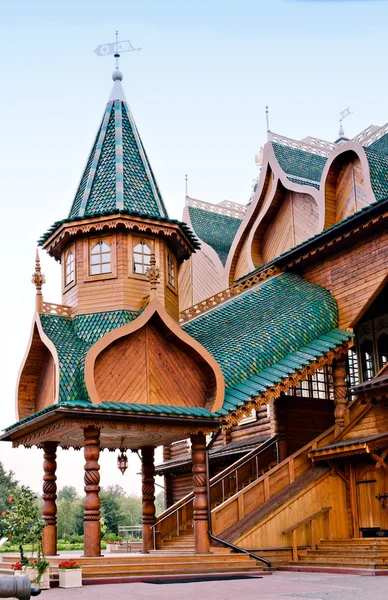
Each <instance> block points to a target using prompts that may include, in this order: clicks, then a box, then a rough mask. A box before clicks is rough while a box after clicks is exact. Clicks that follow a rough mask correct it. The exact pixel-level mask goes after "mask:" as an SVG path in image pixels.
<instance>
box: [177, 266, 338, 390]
mask: <svg viewBox="0 0 388 600" xmlns="http://www.w3.org/2000/svg"><path fill="white" fill-rule="evenodd" d="M337 324H338V315H337V306H336V302H335V300H334V298H333V296H332V295H331V294H330V292H328V291H327V290H325V289H324V288H322V287H320V286H317V285H314V284H312V283H309V282H307V281H305V280H304V279H302V278H301V277H299V276H298V275H295V274H292V273H283V274H281V275H279V276H278V277H275V278H273V279H269V280H268V281H266V282H264V283H262V284H261V285H260V286H258V287H255V288H252V289H251V290H249V291H247V292H245V293H243V294H241V295H240V296H237V297H235V298H232V299H231V300H229V301H228V302H225V303H224V304H221V305H220V306H218V307H216V308H214V309H213V310H211V311H209V312H207V313H204V314H203V315H201V316H199V317H197V318H194V319H193V320H192V321H189V322H188V323H187V324H185V325H184V326H183V329H184V331H185V332H186V333H188V334H189V335H191V336H192V337H193V338H195V339H196V340H197V341H198V342H199V343H200V344H202V345H203V346H204V347H205V348H206V349H207V350H208V351H209V352H210V354H212V355H213V357H214V358H215V359H216V360H217V362H218V363H219V365H220V367H221V369H222V372H223V374H224V377H225V382H226V387H227V389H228V390H230V389H231V388H233V387H234V386H236V385H237V384H239V383H243V382H244V381H245V380H247V379H249V378H250V377H252V376H253V375H257V374H259V373H260V372H262V371H264V370H265V369H267V368H269V367H273V366H274V365H275V364H276V363H279V361H280V360H282V359H285V358H286V357H288V356H289V355H292V354H293V353H295V352H297V351H301V349H302V348H303V347H306V346H307V345H308V344H311V343H312V342H314V340H317V338H319V337H320V336H322V335H325V334H327V333H329V332H331V331H333V329H336V327H337ZM345 333H346V332H345ZM321 354H322V353H321ZM309 356H310V355H309ZM307 362H309V360H307ZM294 370H296V369H294ZM280 379H281V377H280V375H278V380H280Z"/></svg>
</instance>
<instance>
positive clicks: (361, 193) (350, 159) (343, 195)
mask: <svg viewBox="0 0 388 600" xmlns="http://www.w3.org/2000/svg"><path fill="white" fill-rule="evenodd" d="M325 199H326V214H325V229H326V228H327V227H331V226H332V225H334V224H335V223H338V222H339V221H341V220H342V219H345V218H346V217H347V216H349V215H352V214H353V213H354V212H357V211H358V210H360V209H361V208H363V207H364V206H367V205H368V204H370V203H371V202H373V201H374V198H371V197H368V196H367V193H366V190H365V176H364V173H363V170H362V166H361V162H360V159H359V158H358V157H357V155H356V154H355V153H354V152H352V151H351V152H346V153H345V154H342V155H340V156H338V158H337V159H336V160H335V161H334V162H333V164H332V165H331V167H330V171H329V173H328V176H327V180H326V188H325Z"/></svg>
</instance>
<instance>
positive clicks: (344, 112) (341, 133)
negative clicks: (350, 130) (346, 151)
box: [338, 106, 353, 138]
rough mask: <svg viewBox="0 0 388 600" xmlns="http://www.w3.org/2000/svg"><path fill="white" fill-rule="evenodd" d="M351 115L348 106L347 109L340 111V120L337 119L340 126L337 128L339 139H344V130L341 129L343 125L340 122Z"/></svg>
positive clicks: (351, 112)
mask: <svg viewBox="0 0 388 600" xmlns="http://www.w3.org/2000/svg"><path fill="white" fill-rule="evenodd" d="M352 114H353V111H351V110H350V106H348V107H347V108H345V110H340V118H339V124H340V126H339V132H338V135H339V137H340V138H341V137H345V131H344V128H343V125H342V121H343V120H344V119H346V117H349V115H352Z"/></svg>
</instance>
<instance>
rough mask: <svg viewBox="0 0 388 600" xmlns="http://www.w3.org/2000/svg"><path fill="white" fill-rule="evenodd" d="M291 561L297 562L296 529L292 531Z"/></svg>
mask: <svg viewBox="0 0 388 600" xmlns="http://www.w3.org/2000/svg"><path fill="white" fill-rule="evenodd" d="M292 560H295V561H297V560H298V544H297V541H296V529H293V530H292Z"/></svg>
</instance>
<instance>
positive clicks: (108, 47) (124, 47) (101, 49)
mask: <svg viewBox="0 0 388 600" xmlns="http://www.w3.org/2000/svg"><path fill="white" fill-rule="evenodd" d="M135 50H141V48H134V47H133V46H132V44H131V42H130V41H129V40H121V41H119V32H118V31H116V41H114V42H108V43H107V44H100V45H99V46H97V48H96V49H95V50H94V52H95V54H97V56H108V55H111V54H113V56H114V58H115V62H116V70H115V71H113V74H112V79H113V81H116V80H119V81H122V79H123V74H122V73H121V71H120V70H119V58H120V53H121V54H122V53H123V52H134V51H135Z"/></svg>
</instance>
